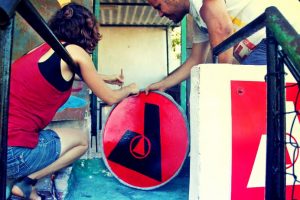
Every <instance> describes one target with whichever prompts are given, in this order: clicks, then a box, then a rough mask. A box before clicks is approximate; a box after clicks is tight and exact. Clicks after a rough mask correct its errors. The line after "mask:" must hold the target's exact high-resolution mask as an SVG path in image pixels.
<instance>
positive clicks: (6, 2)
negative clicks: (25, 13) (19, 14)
mask: <svg viewBox="0 0 300 200" xmlns="http://www.w3.org/2000/svg"><path fill="white" fill-rule="evenodd" d="M19 2H20V0H1V3H0V26H5V25H7V24H8V23H9V22H10V19H11V18H12V16H13V15H14V14H15V10H16V7H17V5H18V4H19Z"/></svg>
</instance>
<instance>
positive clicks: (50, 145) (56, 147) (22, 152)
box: [7, 130, 61, 179]
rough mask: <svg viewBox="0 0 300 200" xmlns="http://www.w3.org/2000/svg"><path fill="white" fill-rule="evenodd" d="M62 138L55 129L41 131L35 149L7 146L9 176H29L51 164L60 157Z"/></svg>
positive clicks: (15, 177) (13, 177) (14, 177)
mask: <svg viewBox="0 0 300 200" xmlns="http://www.w3.org/2000/svg"><path fill="white" fill-rule="evenodd" d="M60 145H61V144H60V138H59V136H58V135H57V134H56V132H54V131H53V130H43V131H41V132H40V133H39V142H38V145H37V146H36V147H35V148H34V149H30V148H24V147H7V177H8V178H12V179H17V178H21V177H24V176H28V175H30V174H32V173H33V172H36V171H39V170H41V169H43V168H45V167H46V166H48V165H50V164H51V163H53V162H54V161H56V160H57V159H58V158H59V155H60V151H61V146H60Z"/></svg>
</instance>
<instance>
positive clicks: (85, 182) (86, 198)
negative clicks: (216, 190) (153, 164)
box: [66, 158, 189, 200]
mask: <svg viewBox="0 0 300 200" xmlns="http://www.w3.org/2000/svg"><path fill="white" fill-rule="evenodd" d="M69 181H70V182H69V193H68V195H67V197H66V200H142V199H143V200H187V199H188V192H189V161H188V159H187V161H186V162H185V163H184V165H183V167H182V169H181V171H180V173H179V174H178V175H177V176H176V177H175V178H173V179H172V180H171V181H170V182H168V183H167V184H166V185H163V186H161V187H159V188H157V189H154V190H148V191H145V190H138V189H134V188H130V187H128V186H125V185H123V184H122V183H120V182H119V181H118V180H117V179H116V178H115V177H114V176H112V174H111V173H110V172H109V170H108V169H107V168H106V166H105V165H104V163H103V160H102V159H99V158H98V159H88V160H79V161H77V162H76V163H75V164H74V167H73V171H72V175H71V177H70V180H69Z"/></svg>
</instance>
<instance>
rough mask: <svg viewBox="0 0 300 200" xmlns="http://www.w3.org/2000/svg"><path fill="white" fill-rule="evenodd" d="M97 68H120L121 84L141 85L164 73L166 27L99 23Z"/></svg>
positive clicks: (111, 70) (113, 71) (115, 70)
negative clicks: (122, 77)
mask: <svg viewBox="0 0 300 200" xmlns="http://www.w3.org/2000/svg"><path fill="white" fill-rule="evenodd" d="M100 32H101V34H102V36H103V38H102V40H101V41H100V43H99V72H100V73H103V74H118V73H120V71H121V68H123V72H124V76H125V85H126V84H129V83H131V82H136V83H137V84H138V85H139V87H140V88H141V89H144V88H145V87H146V86H147V85H148V84H150V83H152V82H154V81H158V80H160V79H162V78H163V77H165V76H166V75H167V44H166V31H165V30H164V29H162V28H147V27H145V28H144V27H100Z"/></svg>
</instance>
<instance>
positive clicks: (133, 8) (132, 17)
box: [100, 0, 178, 26]
mask: <svg viewBox="0 0 300 200" xmlns="http://www.w3.org/2000/svg"><path fill="white" fill-rule="evenodd" d="M100 25H102V26H177V25H178V24H174V23H173V22H172V21H171V20H169V19H168V18H166V17H160V16H159V15H158V12H157V11H156V10H155V9H153V8H152V7H151V6H150V5H149V4H148V3H147V1H146V0H100Z"/></svg>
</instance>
